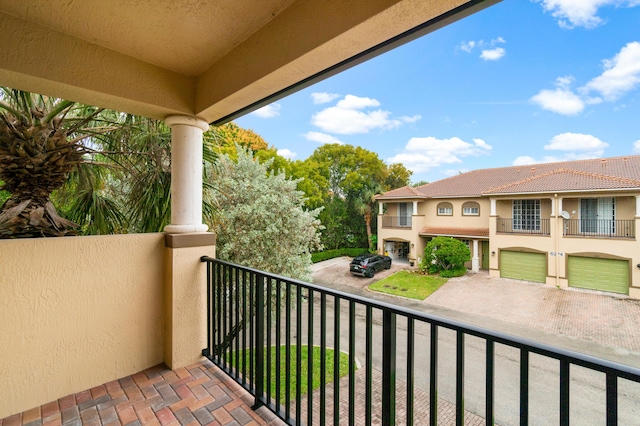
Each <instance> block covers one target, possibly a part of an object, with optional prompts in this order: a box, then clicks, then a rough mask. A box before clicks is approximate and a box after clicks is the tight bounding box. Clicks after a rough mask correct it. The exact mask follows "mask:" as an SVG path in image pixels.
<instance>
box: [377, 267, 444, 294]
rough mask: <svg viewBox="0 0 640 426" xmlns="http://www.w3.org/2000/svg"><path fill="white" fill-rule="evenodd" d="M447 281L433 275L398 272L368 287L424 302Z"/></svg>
mask: <svg viewBox="0 0 640 426" xmlns="http://www.w3.org/2000/svg"><path fill="white" fill-rule="evenodd" d="M447 281H448V280H447V279H446V278H442V277H437V276H433V275H423V274H418V273H415V272H409V271H398V272H396V273H395V274H393V275H389V276H388V277H386V278H383V279H381V280H380V281H376V282H375V283H373V284H371V285H369V290H373V291H377V292H380V293H387V294H393V295H394V296H401V297H407V298H409V299H417V300H424V299H426V298H427V297H428V296H429V295H430V294H431V293H433V292H434V291H436V290H437V289H439V288H440V287H441V286H442V285H443V284H444V283H446V282H447Z"/></svg>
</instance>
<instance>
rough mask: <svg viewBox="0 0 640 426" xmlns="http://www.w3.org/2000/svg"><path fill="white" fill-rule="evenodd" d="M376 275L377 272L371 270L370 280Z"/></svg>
mask: <svg viewBox="0 0 640 426" xmlns="http://www.w3.org/2000/svg"><path fill="white" fill-rule="evenodd" d="M375 274H376V272H375V271H374V270H373V269H371V270H369V278H373V276H374V275H375Z"/></svg>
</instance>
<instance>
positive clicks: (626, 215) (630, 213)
mask: <svg viewBox="0 0 640 426" xmlns="http://www.w3.org/2000/svg"><path fill="white" fill-rule="evenodd" d="M597 196H601V195H597V194H593V198H597ZM580 198H591V197H588V196H582V197H580ZM580 198H563V199H562V210H565V211H567V212H568V213H569V214H570V215H571V218H572V219H579V218H580ZM573 212H575V213H573ZM615 212H616V217H615V218H616V220H631V219H633V218H634V217H635V214H636V199H635V197H629V196H623V197H615Z"/></svg>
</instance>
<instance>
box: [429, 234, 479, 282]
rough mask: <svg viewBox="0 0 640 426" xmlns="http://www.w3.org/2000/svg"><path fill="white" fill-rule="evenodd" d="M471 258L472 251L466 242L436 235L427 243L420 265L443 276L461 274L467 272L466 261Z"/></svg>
mask: <svg viewBox="0 0 640 426" xmlns="http://www.w3.org/2000/svg"><path fill="white" fill-rule="evenodd" d="M469 260H471V251H470V250H469V247H467V245H466V244H465V243H463V242H462V241H460V240H457V239H455V238H451V237H435V238H433V239H432V240H431V241H429V242H428V243H427V246H426V247H425V249H424V257H423V258H422V264H421V265H420V267H421V268H422V269H427V270H428V271H429V272H430V273H440V275H442V276H449V277H452V276H460V275H464V274H465V273H466V272H467V270H466V268H465V267H464V263H465V262H468V261H469Z"/></svg>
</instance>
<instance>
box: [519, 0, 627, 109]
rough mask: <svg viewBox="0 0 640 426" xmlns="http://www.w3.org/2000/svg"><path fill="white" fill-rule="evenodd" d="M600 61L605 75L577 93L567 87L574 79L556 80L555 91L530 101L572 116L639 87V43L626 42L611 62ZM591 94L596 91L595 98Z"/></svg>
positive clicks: (568, 77) (613, 99)
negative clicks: (587, 107) (587, 106)
mask: <svg viewBox="0 0 640 426" xmlns="http://www.w3.org/2000/svg"><path fill="white" fill-rule="evenodd" d="M638 4H640V1H638ZM602 62H603V66H604V72H603V73H602V74H600V75H599V76H598V77H595V78H593V79H591V80H590V81H589V82H588V83H587V84H585V85H584V86H582V87H579V88H578V90H577V92H578V93H575V92H574V91H573V90H571V87H570V86H571V84H572V83H573V82H574V78H573V77H571V76H564V77H558V78H557V79H556V81H555V85H556V86H557V88H556V89H555V90H548V89H544V90H541V91H540V92H539V93H538V94H537V95H535V96H532V97H531V101H532V102H534V103H536V104H538V105H540V106H541V107H542V108H544V109H546V110H549V111H553V112H556V113H558V114H564V115H575V114H579V113H581V112H582V111H583V110H584V107H585V105H596V104H599V103H602V102H603V101H608V102H614V101H616V100H618V99H619V98H621V97H622V96H624V95H625V94H626V93H627V92H630V91H631V90H633V89H635V88H636V87H637V86H640V42H637V41H634V42H631V43H628V44H627V45H626V46H624V47H623V48H622V49H620V52H618V53H617V54H616V56H614V58H613V59H605V60H604V61H602ZM592 92H596V96H594V95H592V94H591V93H592Z"/></svg>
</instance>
